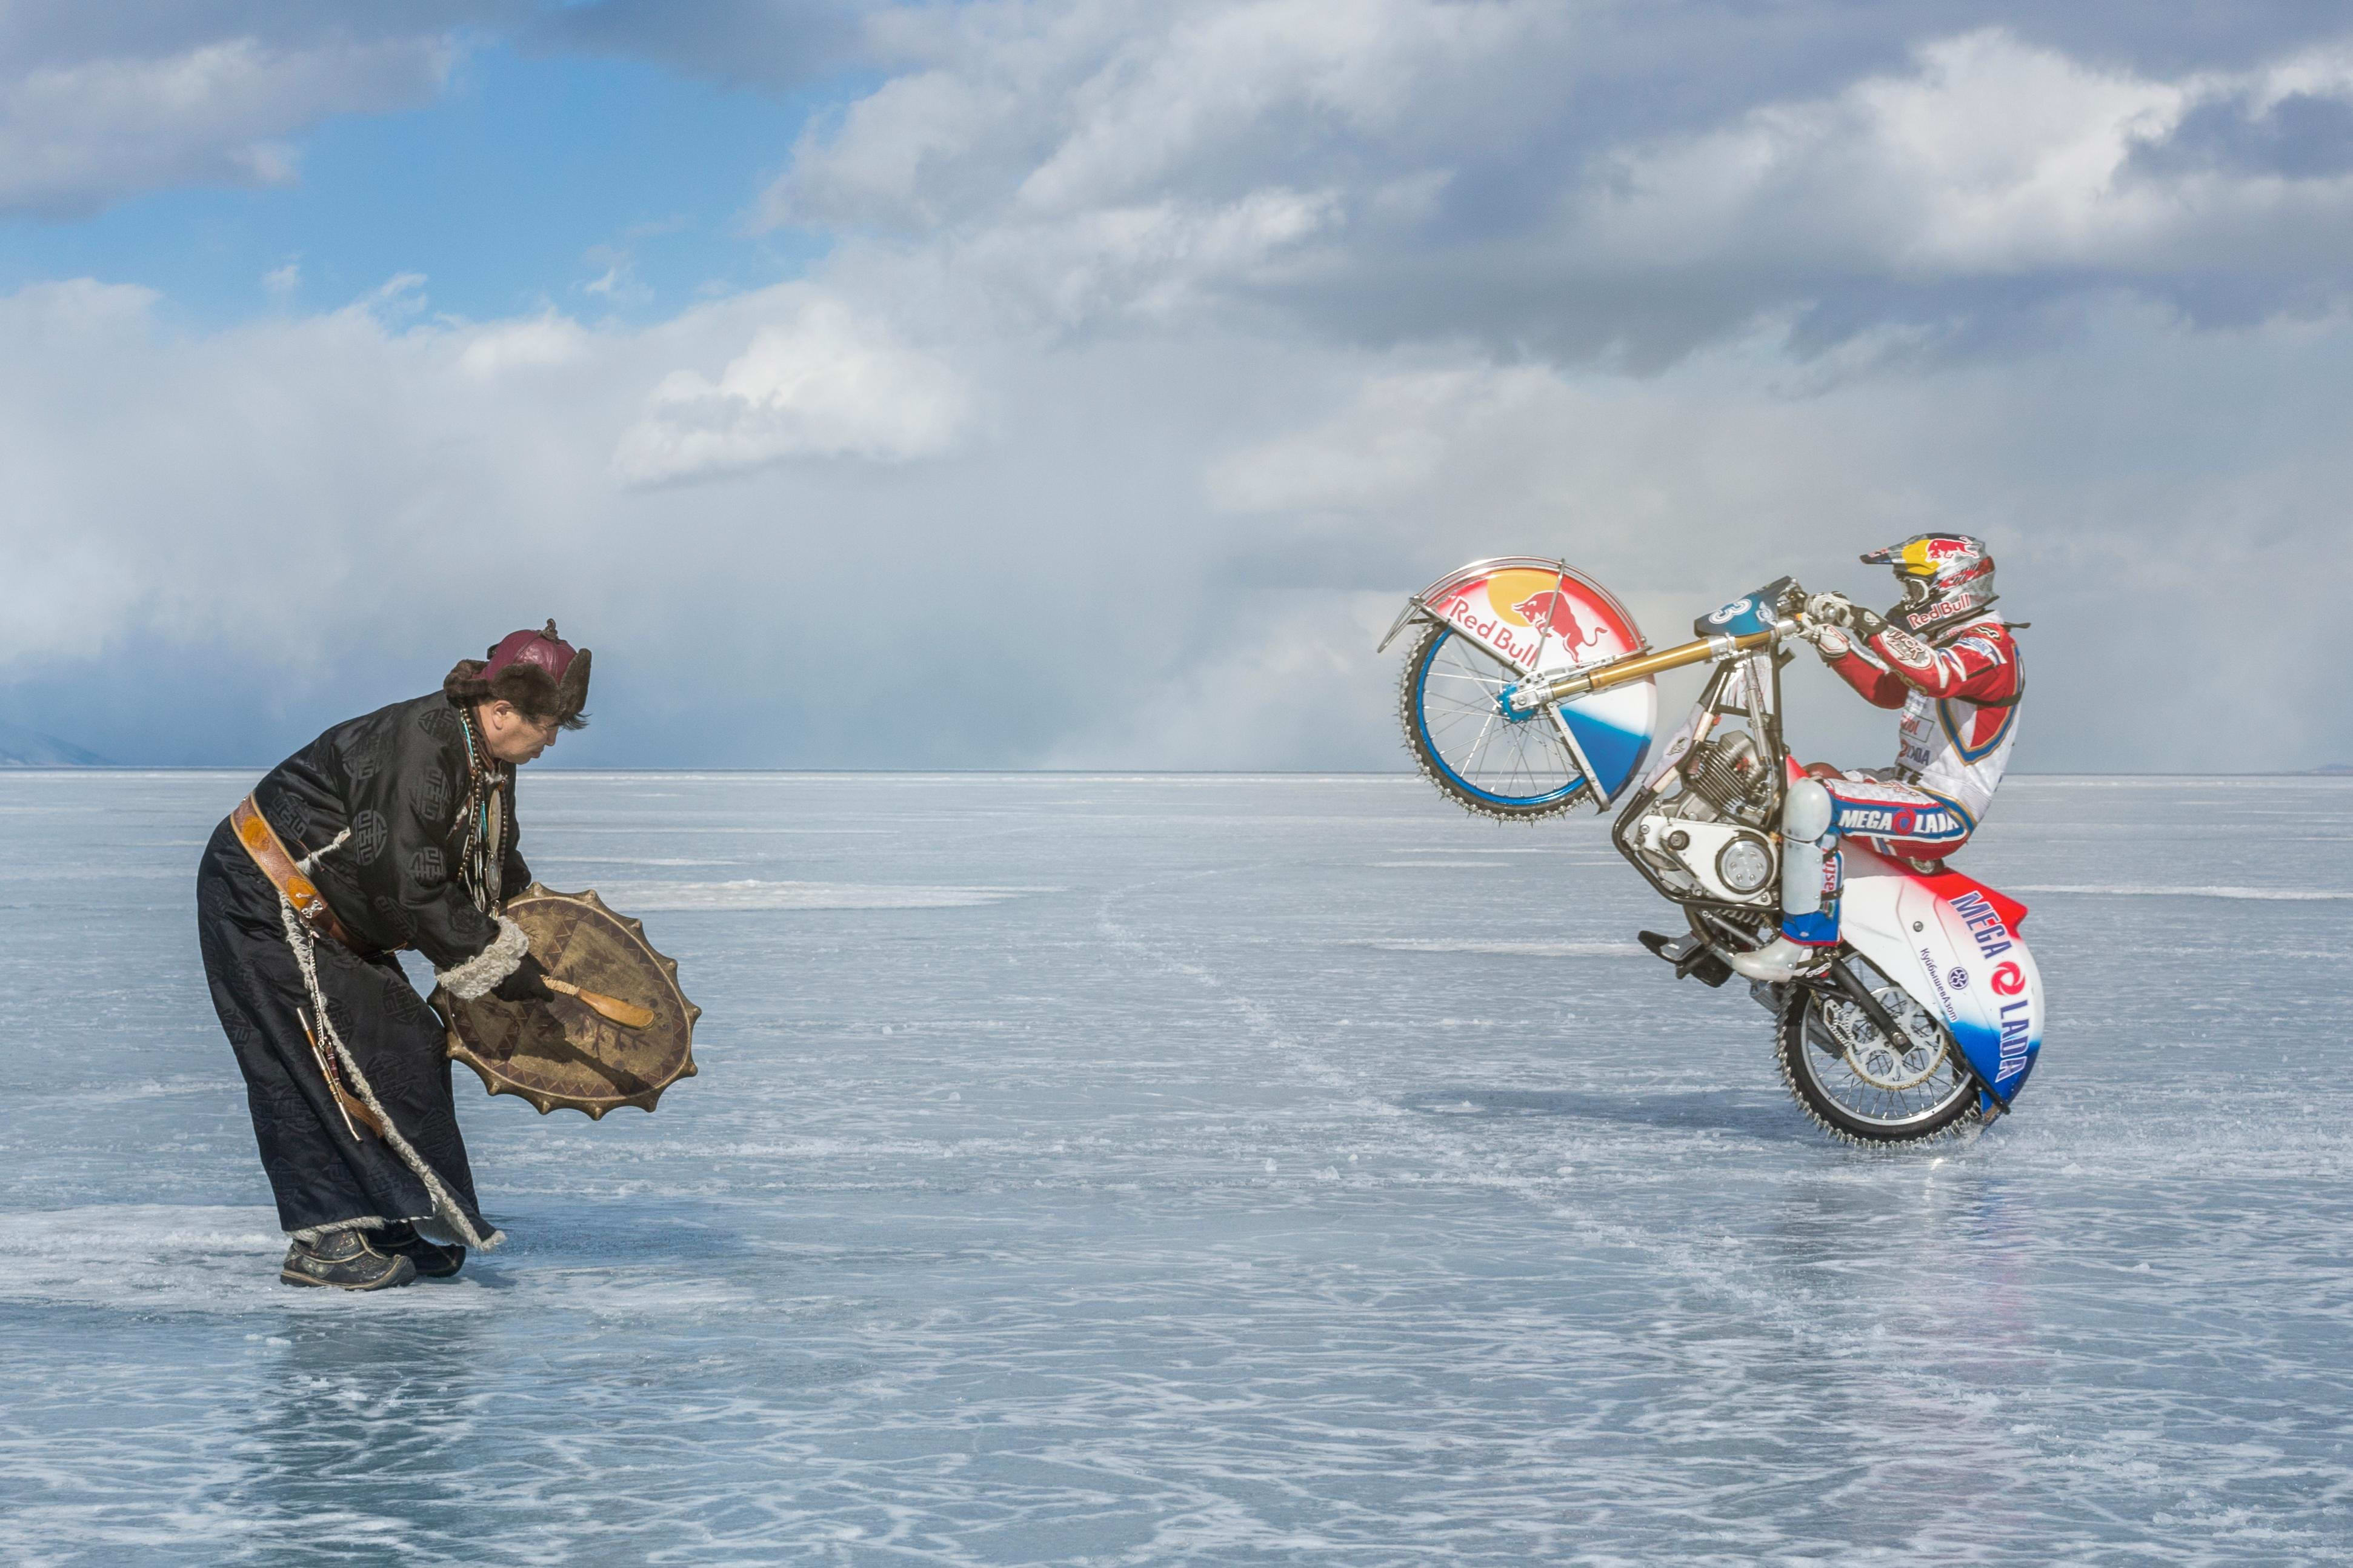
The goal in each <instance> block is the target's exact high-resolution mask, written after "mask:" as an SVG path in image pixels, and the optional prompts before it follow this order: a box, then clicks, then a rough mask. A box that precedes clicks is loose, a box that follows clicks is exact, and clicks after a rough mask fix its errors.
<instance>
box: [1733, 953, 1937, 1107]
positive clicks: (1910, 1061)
mask: <svg viewBox="0 0 2353 1568" xmlns="http://www.w3.org/2000/svg"><path fill="white" fill-rule="evenodd" d="M1846 962H1847V963H1848V965H1849V967H1850V968H1851V969H1852V971H1853V973H1854V974H1855V977H1856V978H1857V979H1859V980H1861V981H1862V984H1863V986H1864V987H1865V989H1867V990H1869V991H1870V992H1871V994H1872V995H1873V997H1874V998H1876V999H1877V1001H1878V1003H1879V1005H1881V1007H1883V1008H1884V1009H1885V1010H1886V1012H1887V1014H1888V1015H1889V1016H1891V1017H1892V1018H1894V1021H1895V1024H1896V1026H1897V1028H1898V1030H1899V1031H1900V1032H1901V1034H1902V1036H1903V1037H1902V1038H1900V1039H1896V1040H1890V1039H1889V1038H1888V1037H1887V1036H1886V1035H1885V1034H1884V1033H1883V1031H1882V1030H1881V1029H1880V1027H1879V1026H1877V1025H1876V1024H1873V1022H1872V1021H1871V1019H1870V1017H1869V1016H1868V1015H1866V1014H1865V1013H1864V1012H1863V1010H1862V1006H1861V1005H1859V1004H1857V1003H1856V1002H1854V1001H1853V1000H1852V998H1850V997H1847V996H1844V995H1841V994H1836V993H1835V992H1826V991H1823V990H1816V989H1814V988H1812V987H1810V986H1805V985H1799V986H1796V987H1794V988H1793V989H1792V994H1791V995H1790V998H1789V1001H1788V1005H1786V1006H1785V1007H1784V1008H1783V1009H1782V1012H1781V1022H1780V1027H1779V1031H1778V1032H1779V1038H1780V1053H1779V1054H1780V1059H1781V1076H1782V1078H1783V1079H1785V1080H1787V1082H1788V1085H1789V1092H1790V1093H1792V1094H1794V1095H1796V1096H1797V1097H1798V1103H1799V1105H1801V1106H1803V1107H1805V1110H1806V1114H1808V1115H1809V1116H1811V1117H1812V1118H1813V1119H1814V1120H1815V1121H1819V1122H1820V1123H1821V1124H1822V1125H1823V1126H1824V1127H1827V1128H1829V1129H1830V1130H1831V1131H1833V1132H1835V1133H1838V1134H1839V1135H1840V1136H1841V1137H1845V1138H1852V1139H1857V1140H1860V1141H1862V1142H1871V1143H1902V1142H1910V1141H1912V1140H1914V1139H1919V1138H1932V1137H1935V1136H1936V1134H1937V1133H1940V1132H1944V1131H1948V1130H1950V1129H1951V1128H1952V1127H1953V1125H1954V1124H1955V1123H1956V1122H1957V1121H1960V1120H1961V1119H1962V1118H1963V1117H1965V1116H1967V1115H1968V1112H1969V1110H1970V1109H1971V1108H1972V1107H1973V1106H1975V1105H1976V1103H1977V1098H1978V1097H1977V1080H1976V1079H1975V1078H1974V1077H1972V1076H1971V1074H1970V1072H1969V1069H1968V1064H1967V1063H1966V1062H1964V1061H1963V1060H1962V1058H1961V1054H1960V1051H1959V1049H1958V1048H1957V1047H1956V1046H1955V1044H1954V1042H1953V1037H1952V1035H1951V1033H1950V1032H1949V1031H1948V1030H1947V1028H1946V1027H1945V1026H1944V1024H1943V1022H1942V1021H1941V1020H1939V1019H1937V1018H1936V1017H1935V1016H1933V1015H1931V1014H1930V1013H1929V1012H1928V1010H1927V1009H1926V1008H1925V1007H1923V1006H1921V1005H1920V1004H1919V1003H1917V1002H1915V1001H1914V1000H1913V999H1912V997H1911V996H1910V995H1909V994H1906V993H1905V990H1904V988H1903V987H1902V986H1900V985H1897V984H1894V982H1893V981H1891V980H1888V979H1887V978H1886V977H1885V976H1883V975H1882V974H1880V973H1878V972H1877V971H1876V970H1874V969H1873V968H1872V966H1871V965H1870V964H1869V963H1866V962H1865V961H1864V960H1863V959H1862V958H1861V957H1860V956H1856V955H1849V957H1848V958H1847V961H1846Z"/></svg>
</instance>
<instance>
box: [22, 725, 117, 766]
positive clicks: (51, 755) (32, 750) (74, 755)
mask: <svg viewBox="0 0 2353 1568" xmlns="http://www.w3.org/2000/svg"><path fill="white" fill-rule="evenodd" d="M113 765H114V764H113V763H111V762H109V761H108V760H107V759H106V758H104V757H101V756H100V755H99V754H98V753H97V752H89V751H84V750H83V749H82V748H81V747H79V746H77V745H75V744H73V743H72V742H69V741H60V740H58V738H57V737H56V736H55V735H44V734H42V733H40V732H39V731H36V730H27V729H26V728H25V727H24V726H23V725H21V724H0V768H105V767H111V766H113Z"/></svg>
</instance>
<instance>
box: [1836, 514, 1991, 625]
mask: <svg viewBox="0 0 2353 1568" xmlns="http://www.w3.org/2000/svg"><path fill="white" fill-rule="evenodd" d="M1862 563H1863V564H1864V565H1865V566H1891V567H1893V568H1894V570H1895V580H1896V582H1897V583H1899V584H1903V588H1904V600H1903V603H1901V604H1899V605H1896V606H1895V607H1894V609H1892V610H1890V611H1888V612H1887V620H1888V624H1889V625H1891V626H1901V627H1903V628H1904V629H1905V631H1907V632H1910V633H1911V634H1912V635H1913V636H1914V637H1930V638H1934V637H1936V635H1937V632H1938V629H1939V628H1941V627H1948V626H1958V625H1959V624H1960V623H1961V622H1963V621H1966V620H1968V619H1970V618H1972V617H1974V616H1977V615H1978V614H1979V613H1980V612H1982V611H1983V610H1984V609H1985V607H1986V606H1987V605H1990V604H1992V603H1993V601H1994V592H1993V552H1992V551H1990V550H1988V549H1987V548H1986V542H1985V541H1984V540H1982V539H1972V538H1971V537H1970V536H1969V535H1968V534H1966V533H1915V534H1914V535H1913V536H1912V537H1911V538H1909V539H1907V540H1905V542H1903V543H1901V544H1891V545H1888V546H1887V547H1886V548H1885V549H1883V550H1874V551H1873V552H1871V553H1870V554H1868V555H1865V556H1864V557H1862Z"/></svg>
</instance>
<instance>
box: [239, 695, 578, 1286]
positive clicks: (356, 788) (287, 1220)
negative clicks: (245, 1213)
mask: <svg viewBox="0 0 2353 1568" xmlns="http://www.w3.org/2000/svg"><path fill="white" fill-rule="evenodd" d="M474 776H475V775H474V774H473V773H471V771H470V769H469V767H468V765H467V745H466V729H465V726H464V723H463V721H461V719H460V717H459V708H458V707H457V705H456V704H455V702H454V701H453V700H451V699H450V698H449V697H448V696H447V695H445V694H444V693H442V692H438V691H437V692H435V693H434V694H433V695H432V696H430V697H420V698H417V699H416V700H413V701H408V702H396V703H394V704H393V705H392V706H391V707H389V708H383V709H379V710H376V711H375V712H374V713H370V714H367V715H365V716H364V717H363V718H358V719H353V720H351V721H348V722H346V723H342V724H338V725H336V726H335V727H334V728H333V729H332V730H329V731H327V732H326V733H325V734H323V735H321V736H320V737H319V738H318V739H317V740H315V741H313V742H311V743H310V744H309V745H307V746H305V747H303V748H302V749H301V751H299V752H295V753H294V754H293V755H292V756H290V757H289V758H287V759H286V761H285V762H283V763H280V764H279V765H278V766H277V767H276V768H274V769H272V770H271V771H270V773H269V776H268V777H267V778H264V779H263V780H262V781H261V783H260V784H259V785H258V786H257V787H256V788H255V790H254V795H255V798H256V801H257V803H258V804H259V807H260V809H261V813H262V815H263V816H265V817H266V818H267V819H268V820H269V825H270V826H272V827H273V828H275V829H276V830H277V832H278V836H279V837H280V839H282V840H283V841H284V843H285V846H286V848H287V851H288V853H290V855H292V856H293V857H294V858H296V859H298V860H302V861H305V862H306V863H307V865H308V868H309V870H310V874H311V879H313V880H314V881H315V882H316V883H317V884H318V886H319V889H320V890H321V891H322V893H324V894H325V896H326V899H327V901H328V903H329V904H330V905H332V907H333V909H334V911H335V914H336V916H337V918H338V919H340V920H341V921H343V924H344V925H345V926H346V927H347V928H348V929H349V930H350V931H351V933H352V935H353V940H354V941H355V942H359V943H360V944H362V946H363V947H364V948H367V949H370V950H372V951H369V952H354V951H353V950H351V949H348V948H345V947H343V946H342V945H341V944H339V943H337V942H332V941H330V940H329V939H327V938H325V937H321V936H314V935H313V934H311V932H310V931H308V930H307V929H306V928H304V927H303V926H302V924H301V921H298V920H297V919H296V918H295V916H294V913H293V911H292V910H291V908H290V906H288V905H287V904H286V902H285V901H284V900H282V899H281V898H280V896H279V893H278V890H277V889H275V888H273V887H272V886H271V885H270V883H269V879H267V878H265V877H264V876H263V875H262V874H261V872H260V870H259V868H257V867H256V866H255V865H254V863H253V861H252V859H251V858H250V857H248V855H247V854H246V852H245V849H244V847H243V846H242V845H240V844H239V843H238V841H237V834H236V831H235V830H234V828H232V827H231V826H230V825H229V824H228V823H227V821H223V822H222V823H221V825H220V826H219V827H217V828H216V829H215V831H214V833H213V837H212V840H211V842H210V843H209V844H207V845H206V847H205V854H204V858H203V860H202V862H201V864H200V866H199V867H198V869H197V874H196V925H197V931H198V935H199V938H200V940H201V942H202V944H203V952H204V961H205V978H206V983H207V984H208V985H209V987H210V989H211V991H212V997H213V1005H214V1006H215V1008H216V1009H217V1011H218V1012H219V1014H220V1020H221V1027H222V1029H223V1030H224V1031H225V1032H226V1033H227V1036H228V1040H229V1047H230V1049H231V1050H232V1051H233V1052H234V1053H235V1054H236V1057H237V1066H238V1067H239V1068H240V1069H241V1070H242V1071H243V1073H244V1076H245V1080H246V1092H247V1103H248V1107H249V1109H250V1110H251V1111H252V1113H253V1134H254V1142H255V1143H256V1145H257V1146H258V1148H259V1152H260V1154H261V1164H262V1169H263V1171H264V1173H266V1174H267V1175H268V1176H269V1184H270V1188H271V1191H272V1192H273V1193H274V1194H276V1197H277V1200H278V1215H279V1222H280V1225H282V1226H284V1227H285V1228H286V1230H287V1231H288V1232H289V1233H290V1234H291V1235H293V1236H294V1237H296V1238H298V1239H300V1240H306V1241H308V1240H315V1239H317V1238H319V1237H323V1236H326V1235H328V1234H330V1233H332V1232H334V1231H338V1230H344V1229H353V1228H358V1229H375V1228H378V1227H380V1226H385V1225H387V1224H390V1223H393V1222H395V1221H400V1220H406V1221H409V1222H412V1223H415V1224H417V1225H419V1226H424V1227H425V1228H427V1230H428V1231H429V1232H431V1233H433V1234H437V1235H440V1236H442V1237H445V1238H446V1239H448V1240H454V1241H459V1242H463V1243H464V1244H466V1245H467V1246H469V1247H489V1246H493V1245H495V1244H496V1243H497V1242H498V1241H499V1239H500V1233H499V1231H498V1229H497V1227H495V1226H492V1225H491V1223H490V1222H489V1221H488V1220H487V1219H485V1218H484V1217H483V1215H482V1211H481V1206H480V1203H479V1201H478V1200H477V1199H476V1197H475V1194H474V1178H473V1172H472V1170H471V1168H470V1165H469V1163H468V1161H467V1157H466V1143H465V1139H464V1137H463V1136H462V1135H461V1134H460V1132H459V1127H458V1117H457V1108H456V1106H455V1104H454V1103H453V1101H452V1099H451V1092H450V1082H449V1061H448V1055H447V1053H446V1051H445V1049H444V1044H443V1035H442V1023H441V1020H440V1018H439V1017H438V1016H436V1015H435V1013H434V1011H433V1009H432V1008H431V1007H430V1006H428V1005H427V1003H426V1001H425V999H424V998H423V997H420V996H419V995H417V992H416V990H415V988H414V987H412V986H411V985H410V984H409V983H408V979H407V976H406V975H405V974H404V973H402V972H401V968H400V964H399V963H398V962H397V961H396V959H395V958H393V956H392V955H391V951H390V950H392V949H394V948H399V947H414V948H416V949H417V951H418V952H420V953H422V954H423V955H424V956H425V958H426V959H427V962H429V963H431V964H432V965H433V968H434V972H435V973H436V975H437V977H438V979H439V981H440V982H441V984H444V985H447V986H448V988H449V990H450V991H451V992H452V993H453V994H456V995H459V996H460V997H473V996H479V995H480V994H483V993H485V992H487V991H489V990H491V988H492V987H494V986H496V985H497V984H498V983H499V982H500V981H501V980H503V979H505V978H506V977H507V975H509V974H510V973H513V971H514V969H515V967H516V965H517V964H518V963H521V962H522V955H523V953H524V952H525V951H527V949H526V944H525V942H524V939H523V933H522V928H521V927H520V926H518V925H516V924H515V923H514V922H513V921H511V920H507V919H506V918H505V917H503V916H501V915H498V914H496V913H495V910H496V907H497V906H496V904H495V902H492V903H491V912H485V910H484V909H482V908H481V907H480V906H478V905H477V903H476V901H475V893H474V891H473V890H472V889H470V888H469V887H468V879H467V876H466V867H467V864H468V843H469V826H468V825H469V820H470V813H469V811H468V805H467V803H468V799H469V796H470V795H473V794H474V793H475V792H474V791H473V789H472V787H471V784H472V779H473V777H474ZM480 779H481V782H482V785H483V787H484V789H485V790H486V791H487V790H490V789H495V790H496V791H497V792H498V794H499V797H500V798H499V802H498V805H499V810H498V812H497V814H496V819H497V822H498V824H499V826H498V830H497V832H496V839H497V842H495V843H492V844H490V845H488V846H486V849H487V857H486V859H485V861H484V866H483V868H484V870H485V871H486V872H493V873H495V875H494V876H485V877H484V878H482V879H480V882H478V883H477V886H478V887H480V888H481V890H482V891H483V893H484V894H485V895H486V896H487V895H490V894H491V892H492V889H491V888H490V887H489V886H488V885H487V884H489V883H491V882H492V881H495V883H496V884H497V887H496V893H497V894H498V895H499V896H507V895H512V894H514V893H519V892H521V891H522V889H524V888H525V887H526V886H528V885H529V884H530V881H531V869H530V868H529V867H527V866H525V865H524V864H523V859H522V856H521V855H520V854H518V853H517V852H516V849H515V844H516V840H517V838H518V837H519V835H518V834H517V833H516V831H515V827H514V771H513V769H512V768H509V767H506V766H503V765H502V764H500V763H496V762H494V761H493V762H491V763H489V764H488V767H487V768H486V770H485V771H483V772H482V773H481V774H480ZM485 901H489V900H488V898H487V897H486V900H485ZM322 1056H325V1057H327V1058H331V1060H332V1062H333V1063H334V1064H335V1070H336V1072H337V1074H338V1076H339V1077H340V1078H342V1079H343V1080H344V1081H345V1082H346V1084H347V1085H348V1087H349V1089H350V1091H351V1092H352V1093H353V1094H354V1095H355V1096H356V1097H357V1098H358V1099H359V1100H361V1101H362V1102H364V1105H365V1106H366V1107H367V1109H368V1110H370V1111H371V1112H372V1113H374V1115H375V1117H376V1118H378V1119H379V1120H380V1121H382V1122H383V1124H384V1127H385V1131H384V1132H383V1134H382V1135H378V1134H376V1133H375V1132H374V1131H369V1130H368V1129H366V1128H365V1127H364V1126H363V1125H361V1124H360V1123H359V1122H358V1121H355V1120H354V1119H353V1118H352V1117H350V1116H348V1115H347V1114H346V1113H345V1111H344V1110H342V1109H341V1108H340V1107H339V1105H338V1103H337V1101H336V1100H335V1098H334V1097H333V1095H332V1092H331V1090H330V1089H329V1086H328V1083H327V1079H326V1074H325V1072H324V1071H322V1068H321V1065H320V1058H321V1057H322Z"/></svg>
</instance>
